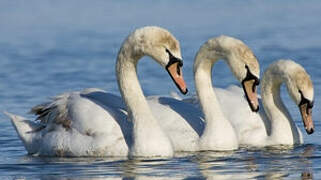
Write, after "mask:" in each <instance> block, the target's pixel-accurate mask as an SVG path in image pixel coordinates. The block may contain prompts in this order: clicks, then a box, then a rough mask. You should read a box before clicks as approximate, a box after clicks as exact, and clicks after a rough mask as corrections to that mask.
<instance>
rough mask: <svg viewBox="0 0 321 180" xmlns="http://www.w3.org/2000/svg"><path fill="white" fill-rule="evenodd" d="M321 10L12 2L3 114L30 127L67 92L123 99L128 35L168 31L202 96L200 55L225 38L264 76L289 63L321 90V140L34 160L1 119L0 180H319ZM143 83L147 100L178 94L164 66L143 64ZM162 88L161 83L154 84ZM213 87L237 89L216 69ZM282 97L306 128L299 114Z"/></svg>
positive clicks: (7, 4) (2, 63) (249, 2)
mask: <svg viewBox="0 0 321 180" xmlns="http://www.w3.org/2000/svg"><path fill="white" fill-rule="evenodd" d="M320 8H321V3H320V2H319V1H317V0H312V1H297V0H285V1H282V2H281V1H276V0H272V1H255V0H244V1H232V0H227V1H219V2H212V1H209V0H208V1H189V2H187V1H169V0H167V1H147V0H146V1H145V0H143V1H136V2H132V1H121V2H118V1H116V0H112V1H90V2H89V1H84V0H81V1H76V0H71V1H62V0H58V1H49V0H48V1H36V0H34V1H33V0H32V1H10V0H4V1H1V2H0V27H1V28H0V69H1V70H0V111H10V112H13V113H16V114H19V115H22V116H26V117H28V118H30V119H32V118H34V117H32V116H31V115H29V114H27V112H28V110H29V108H30V107H32V106H33V105H35V104H38V103H41V102H43V101H45V100H47V98H48V97H51V96H54V95H57V94H59V93H62V92H65V91H73V90H80V89H83V88H88V87H97V88H102V89H105V90H107V91H109V92H112V93H115V94H119V92H118V88H117V83H116V81H115V72H114V65H115V58H116V55H117V51H118V48H119V47H120V46H121V43H122V41H123V40H124V38H125V37H126V36H127V35H128V33H129V32H131V31H133V30H134V29H135V28H138V27H141V26H145V25H158V26H162V27H164V28H167V29H168V30H169V31H171V32H172V33H173V34H174V35H175V36H176V37H177V39H178V40H179V41H180V42H181V49H182V55H183V59H184V76H185V80H186V82H187V85H188V86H189V89H190V92H191V93H190V94H193V92H194V89H195V88H194V84H193V76H192V74H193V73H192V67H193V59H194V55H195V53H196V52H197V50H198V48H199V47H200V45H201V44H202V43H203V42H205V41H206V40H207V39H208V38H211V37H214V36H218V35H221V34H225V35H230V36H234V37H237V38H239V39H241V40H243V41H244V42H245V43H246V44H247V45H248V46H249V47H250V48H251V49H252V50H253V52H254V53H255V54H256V56H257V57H258V59H259V61H260V64H261V70H262V71H263V69H265V68H266V67H267V66H268V65H269V64H270V63H272V62H273V61H274V60H277V59H280V58H291V59H293V60H295V61H296V62H298V63H300V64H301V65H303V66H304V67H305V69H306V70H307V72H308V73H309V74H310V75H311V78H312V80H313V83H314V88H315V108H314V112H313V113H314V114H313V118H314V121H315V126H316V128H315V129H316V132H315V133H314V134H312V135H310V136H307V135H304V139H305V143H304V144H303V145H302V146H299V147H295V148H293V149H282V148H281V149H280V148H279V149H271V148H267V149H250V150H248V149H240V150H238V151H234V152H225V153H218V152H200V153H189V154H181V153H179V154H177V155H176V156H175V157H174V158H171V159H130V160H128V159H122V158H49V157H46V158H44V157H32V156H28V155H27V152H26V151H25V149H24V147H23V145H22V143H21V141H20V140H19V138H18V136H17V134H16V132H15V131H14V129H13V127H12V126H11V123H10V121H9V120H8V118H7V117H5V116H4V115H3V114H2V113H1V114H0V124H1V128H0V179H73V178H74V179H80V178H83V179H105V178H106V179H136V178H137V179H246V178H254V179H256V178H259V179H260V178H262V179H264V178H267V179H268V178H284V179H294V178H295V179H300V178H302V179H310V178H312V177H313V178H315V179H318V178H321V164H320V161H321V143H320V138H321V131H320V129H321V125H320V115H321V111H320V107H321V104H320V99H321V95H320V93H319V92H320V89H321V71H320V68H321V36H320V32H321V19H320V16H321V11H320ZM144 59H145V60H142V61H141V62H140V63H139V65H138V66H139V67H138V75H139V78H140V82H141V84H142V87H143V90H144V93H145V94H146V95H160V94H162V95H167V94H169V93H170V92H171V91H177V90H176V87H175V85H173V83H172V82H171V80H170V78H169V77H168V76H167V72H166V71H164V70H163V69H161V68H159V65H158V64H156V63H154V62H153V61H150V60H149V58H144ZM156 82H157V83H156ZM213 82H214V85H215V86H218V87H226V86H228V85H229V84H231V83H233V84H235V83H237V82H236V80H235V79H234V78H233V77H232V74H231V73H230V71H229V69H228V68H227V66H226V65H225V64H224V63H223V62H220V63H218V64H217V65H215V67H214V71H213ZM282 97H283V99H284V101H285V104H286V105H287V107H288V108H289V111H290V113H291V114H292V116H293V118H294V119H295V121H296V123H297V124H298V126H299V127H300V128H301V130H302V132H303V133H304V129H303V127H302V123H301V120H300V114H299V111H298V108H297V107H296V105H295V104H294V103H293V102H291V101H290V98H289V96H288V95H287V94H286V91H285V88H283V91H282Z"/></svg>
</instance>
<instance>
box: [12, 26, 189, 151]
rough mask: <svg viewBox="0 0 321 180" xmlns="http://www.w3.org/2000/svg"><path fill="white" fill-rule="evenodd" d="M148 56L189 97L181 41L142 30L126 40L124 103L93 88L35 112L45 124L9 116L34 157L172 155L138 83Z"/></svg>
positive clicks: (119, 69) (121, 78)
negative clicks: (138, 71)
mask: <svg viewBox="0 0 321 180" xmlns="http://www.w3.org/2000/svg"><path fill="white" fill-rule="evenodd" d="M145 55H147V56H150V57H152V58H153V59H154V60H155V61H156V62H158V63H159V64H160V65H161V66H162V67H164V68H166V70H167V71H168V73H169V75H170V76H171V78H172V79H173V81H174V82H175V84H176V85H177V87H178V88H179V89H180V91H181V92H182V93H184V94H185V93H187V88H186V85H185V82H184V79H183V75H182V70H181V68H182V65H183V63H182V60H181V53H180V47H179V42H178V41H177V40H176V39H175V37H174V36H173V35H171V34H170V33H169V32H168V31H167V30H165V29H162V28H159V27H144V28H140V29H137V30H136V31H134V32H133V33H132V34H130V35H129V36H128V37H127V39H126V40H125V41H124V43H123V44H122V47H121V48H120V50H119V52H118V57H117V64H116V73H117V82H118V86H119V89H120V92H121V95H122V99H123V101H122V99H121V98H120V97H118V96H116V95H113V94H110V93H106V92H104V91H102V90H99V89H87V90H84V91H82V92H71V93H64V94H62V95H59V96H56V97H55V98H54V99H53V100H52V101H51V102H49V103H44V104H40V105H38V106H35V107H34V108H32V110H31V112H32V113H34V114H36V115H37V116H38V117H37V119H39V120H40V123H36V122H33V121H28V120H25V119H24V118H23V117H20V116H16V115H13V114H9V113H7V115H8V116H10V118H11V121H12V124H13V126H14V127H15V129H16V131H17V133H18V135H19V137H20V138H21V140H22V141H23V143H24V146H25V148H26V149H27V151H28V153H29V154H34V155H45V156H127V155H129V156H141V157H153V156H164V157H170V156H172V155H173V153H174V149H173V145H172V143H171V141H170V139H169V137H168V136H167V135H166V134H165V133H164V131H163V130H162V128H161V126H160V123H159V122H158V121H157V120H156V118H155V117H154V115H153V113H152V111H151V109H150V107H149V105H148V103H147V101H146V99H145V97H144V95H143V92H142V89H141V87H140V85H139V82H138V79H137V74H136V65H137V62H138V60H139V59H140V58H141V57H143V56H145ZM123 102H124V104H125V105H124V104H123Z"/></svg>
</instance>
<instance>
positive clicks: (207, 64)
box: [194, 46, 224, 129]
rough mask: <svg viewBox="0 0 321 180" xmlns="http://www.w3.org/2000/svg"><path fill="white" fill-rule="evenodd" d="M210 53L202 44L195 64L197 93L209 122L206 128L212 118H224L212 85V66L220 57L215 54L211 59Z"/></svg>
mask: <svg viewBox="0 0 321 180" xmlns="http://www.w3.org/2000/svg"><path fill="white" fill-rule="evenodd" d="M208 53H209V52H208V49H207V47H206V46H202V47H201V49H200V50H199V52H198V53H197V55H196V60H195V64H194V78H195V87H196V93H197V95H198V97H199V100H200V105H201V107H202V110H203V112H204V116H205V120H206V123H207V126H206V129H208V127H209V125H210V124H211V122H212V119H217V118H219V117H222V118H224V115H223V112H222V111H221V109H220V108H221V107H220V106H219V104H218V100H217V97H216V95H215V93H214V89H213V85H212V68H213V66H214V64H215V62H216V61H217V60H218V59H219V57H218V56H214V57H211V60H209V59H208ZM213 109H214V111H213Z"/></svg>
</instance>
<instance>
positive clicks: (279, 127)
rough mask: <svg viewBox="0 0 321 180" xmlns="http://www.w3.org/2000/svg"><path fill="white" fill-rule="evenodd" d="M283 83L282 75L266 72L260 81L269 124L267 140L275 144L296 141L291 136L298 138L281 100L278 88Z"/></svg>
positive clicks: (284, 78)
mask: <svg viewBox="0 0 321 180" xmlns="http://www.w3.org/2000/svg"><path fill="white" fill-rule="evenodd" d="M273 74H277V75H273ZM285 81H286V77H285V76H284V75H283V74H282V73H273V72H272V71H267V72H266V73H265V74H264V77H263V79H262V91H261V92H262V103H263V107H264V110H265V112H266V114H267V117H268V119H269V120H270V123H271V132H270V133H271V134H270V136H269V138H270V140H271V142H273V143H276V144H288V142H289V138H290V139H291V141H292V140H293V139H297V137H293V136H298V131H297V128H296V126H295V124H294V122H293V120H292V118H291V115H290V113H289V112H288V110H287V108H286V107H285V105H284V103H283V101H282V99H281V94H280V88H281V85H282V83H284V82H285Z"/></svg>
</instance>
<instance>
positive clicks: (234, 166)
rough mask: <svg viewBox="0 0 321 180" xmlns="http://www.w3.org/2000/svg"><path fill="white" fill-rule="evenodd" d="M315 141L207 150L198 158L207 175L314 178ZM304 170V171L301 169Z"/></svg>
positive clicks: (245, 177)
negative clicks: (231, 150)
mask: <svg viewBox="0 0 321 180" xmlns="http://www.w3.org/2000/svg"><path fill="white" fill-rule="evenodd" d="M316 148H317V147H316V146H315V145H305V146H301V147H297V148H294V149H289V148H288V147H282V146H275V147H267V148H265V149H263V150H259V149H257V150H255V149H252V150H245V149H241V150H240V151H239V152H234V153H232V152H230V153H228V152H219V153H217V152H204V153H200V154H199V155H198V156H197V158H195V161H196V162H198V163H199V167H200V171H201V174H202V176H203V177H204V178H206V179H209V180H210V179H257V178H267V179H275V178H278V179H279V178H291V177H292V178H299V177H301V179H313V171H312V167H313V163H312V160H311V159H310V157H313V156H314V151H315V149H316ZM300 172H301V173H300Z"/></svg>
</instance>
